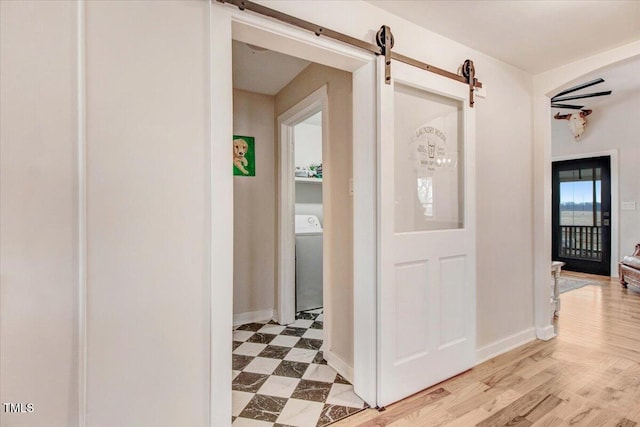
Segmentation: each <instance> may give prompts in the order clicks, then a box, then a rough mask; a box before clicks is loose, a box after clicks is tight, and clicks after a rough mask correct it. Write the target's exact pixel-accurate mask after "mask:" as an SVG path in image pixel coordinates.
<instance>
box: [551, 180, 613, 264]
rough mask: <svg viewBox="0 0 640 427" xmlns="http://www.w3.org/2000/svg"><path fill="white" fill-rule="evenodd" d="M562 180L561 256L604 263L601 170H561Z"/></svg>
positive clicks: (559, 249)
mask: <svg viewBox="0 0 640 427" xmlns="http://www.w3.org/2000/svg"><path fill="white" fill-rule="evenodd" d="M559 181H560V239H559V242H558V243H559V248H558V253H559V255H560V256H563V257H567V258H580V259H591V260H601V259H602V244H603V239H602V232H603V228H602V226H603V215H602V169H601V168H599V167H589V168H577V169H572V170H564V171H559ZM605 225H608V224H605Z"/></svg>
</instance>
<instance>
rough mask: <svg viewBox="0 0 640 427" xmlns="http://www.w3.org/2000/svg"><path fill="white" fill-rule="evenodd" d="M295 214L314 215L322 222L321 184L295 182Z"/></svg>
mask: <svg viewBox="0 0 640 427" xmlns="http://www.w3.org/2000/svg"><path fill="white" fill-rule="evenodd" d="M295 213H296V215H315V216H317V217H318V219H319V220H320V224H321V225H323V224H324V215H323V209H322V184H319V183H312V182H296V206H295Z"/></svg>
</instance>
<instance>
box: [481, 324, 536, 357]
mask: <svg viewBox="0 0 640 427" xmlns="http://www.w3.org/2000/svg"><path fill="white" fill-rule="evenodd" d="M535 339H536V329H535V328H529V329H525V330H524V331H521V332H518V333H515V334H513V335H510V336H508V337H506V338H503V339H501V340H498V341H496V342H493V343H491V344H489V345H485V346H484V347H481V348H479V349H477V350H476V364H478V365H479V364H481V363H482V362H486V361H487V360H489V359H492V358H494V357H496V356H499V355H501V354H502V353H506V352H507V351H510V350H513V349H514V348H516V347H520V346H521V345H524V344H526V343H528V342H531V341H533V340H535Z"/></svg>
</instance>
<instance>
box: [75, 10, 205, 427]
mask: <svg viewBox="0 0 640 427" xmlns="http://www.w3.org/2000/svg"><path fill="white" fill-rule="evenodd" d="M86 12H87V17H86V32H87V203H88V206H87V217H88V230H87V233H88V242H87V248H88V273H87V274H88V276H87V278H88V285H87V292H88V305H87V313H88V323H87V341H88V358H87V369H88V371H87V420H88V425H89V426H124V425H132V426H133V425H135V426H160V425H165V426H169V425H175V426H178V425H182V426H202V425H205V423H206V422H207V419H208V416H209V414H208V411H209V409H208V391H209V342H208V334H209V332H208V331H209V327H208V318H209V283H210V276H209V275H210V270H209V268H210V261H209V236H210V233H209V226H210V225H209V218H208V216H207V212H209V200H210V193H209V191H210V189H209V180H210V170H209V164H210V160H209V158H208V156H209V144H210V136H209V123H210V119H209V110H210V108H209V60H208V58H209V52H208V49H209V40H208V5H207V3H206V2H182V1H162V2H148V1H129V2H87V11H86Z"/></svg>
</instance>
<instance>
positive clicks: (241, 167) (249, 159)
mask: <svg viewBox="0 0 640 427" xmlns="http://www.w3.org/2000/svg"><path fill="white" fill-rule="evenodd" d="M233 174H234V175H238V176H256V150H255V138H254V137H252V136H240V135H233Z"/></svg>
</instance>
